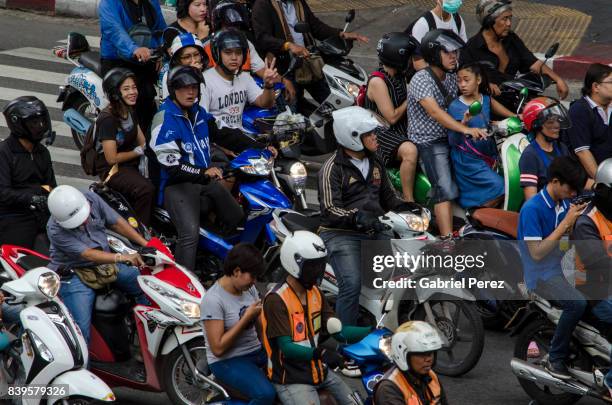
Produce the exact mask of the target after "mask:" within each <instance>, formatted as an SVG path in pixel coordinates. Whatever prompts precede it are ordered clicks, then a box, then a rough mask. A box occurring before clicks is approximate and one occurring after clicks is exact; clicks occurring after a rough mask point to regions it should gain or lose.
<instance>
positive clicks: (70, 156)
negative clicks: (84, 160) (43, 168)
mask: <svg viewBox="0 0 612 405" xmlns="http://www.w3.org/2000/svg"><path fill="white" fill-rule="evenodd" d="M47 149H49V152H50V153H51V160H53V161H54V162H60V163H66V164H68V165H75V166H78V167H79V168H80V167H81V155H80V153H79V151H77V150H75V149H65V148H57V147H55V146H47ZM79 170H80V169H79Z"/></svg>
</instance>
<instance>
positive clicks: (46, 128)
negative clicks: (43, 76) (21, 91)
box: [0, 96, 57, 252]
mask: <svg viewBox="0 0 612 405" xmlns="http://www.w3.org/2000/svg"><path fill="white" fill-rule="evenodd" d="M3 114H4V118H5V119H6V124H7V126H8V128H9V131H10V136H9V137H8V138H6V139H5V140H4V141H2V142H1V143H0V245H2V244H12V245H18V246H23V247H27V248H30V249H34V248H36V249H37V250H38V251H40V252H47V251H48V249H49V241H48V239H47V237H46V235H45V230H44V228H45V225H46V223H47V219H48V218H49V212H48V211H47V196H48V194H49V192H50V191H51V189H52V188H53V187H55V186H56V185H57V183H56V181H55V174H54V173H53V164H52V162H51V155H50V154H49V150H48V149H47V148H46V147H45V146H43V145H41V144H40V141H41V140H42V139H44V138H47V137H50V136H53V133H52V132H51V118H50V116H49V111H48V110H47V107H46V106H45V105H44V104H43V102H42V101H40V100H39V99H37V98H36V97H32V96H24V97H19V98H17V99H15V100H13V101H10V102H9V103H8V104H7V105H6V107H4V111H3Z"/></svg>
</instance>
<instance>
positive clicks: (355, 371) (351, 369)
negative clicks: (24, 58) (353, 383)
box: [340, 363, 361, 378]
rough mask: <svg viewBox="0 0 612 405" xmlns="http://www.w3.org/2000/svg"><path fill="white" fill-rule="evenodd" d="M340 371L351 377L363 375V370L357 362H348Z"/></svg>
mask: <svg viewBox="0 0 612 405" xmlns="http://www.w3.org/2000/svg"><path fill="white" fill-rule="evenodd" d="M340 372H341V373H342V374H343V375H344V376H346V377H350V378H355V377H361V370H359V367H358V366H357V365H356V364H350V363H347V364H345V365H344V367H342V368H341V369H340Z"/></svg>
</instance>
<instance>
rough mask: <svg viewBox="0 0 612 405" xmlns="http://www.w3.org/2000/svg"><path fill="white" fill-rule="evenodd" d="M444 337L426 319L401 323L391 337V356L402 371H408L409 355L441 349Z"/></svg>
mask: <svg viewBox="0 0 612 405" xmlns="http://www.w3.org/2000/svg"><path fill="white" fill-rule="evenodd" d="M441 347H442V339H441V338H440V335H439V334H438V331H437V330H436V328H434V327H433V326H431V325H430V324H429V323H427V322H424V321H408V322H404V323H403V324H401V325H400V326H399V327H398V328H397V330H396V331H395V334H393V337H392V338H391V358H392V359H393V361H394V362H395V364H396V365H397V367H399V369H400V370H402V371H408V369H409V368H410V365H409V364H408V355H409V354H411V353H426V352H433V351H436V350H440V348H441Z"/></svg>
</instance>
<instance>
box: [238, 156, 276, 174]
mask: <svg viewBox="0 0 612 405" xmlns="http://www.w3.org/2000/svg"><path fill="white" fill-rule="evenodd" d="M249 163H251V164H250V165H248V166H241V167H240V170H242V171H243V172H244V173H246V174H250V175H253V176H269V175H270V172H271V171H272V168H273V166H274V165H273V163H272V159H266V158H265V157H263V156H261V157H258V158H251V159H249Z"/></svg>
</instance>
